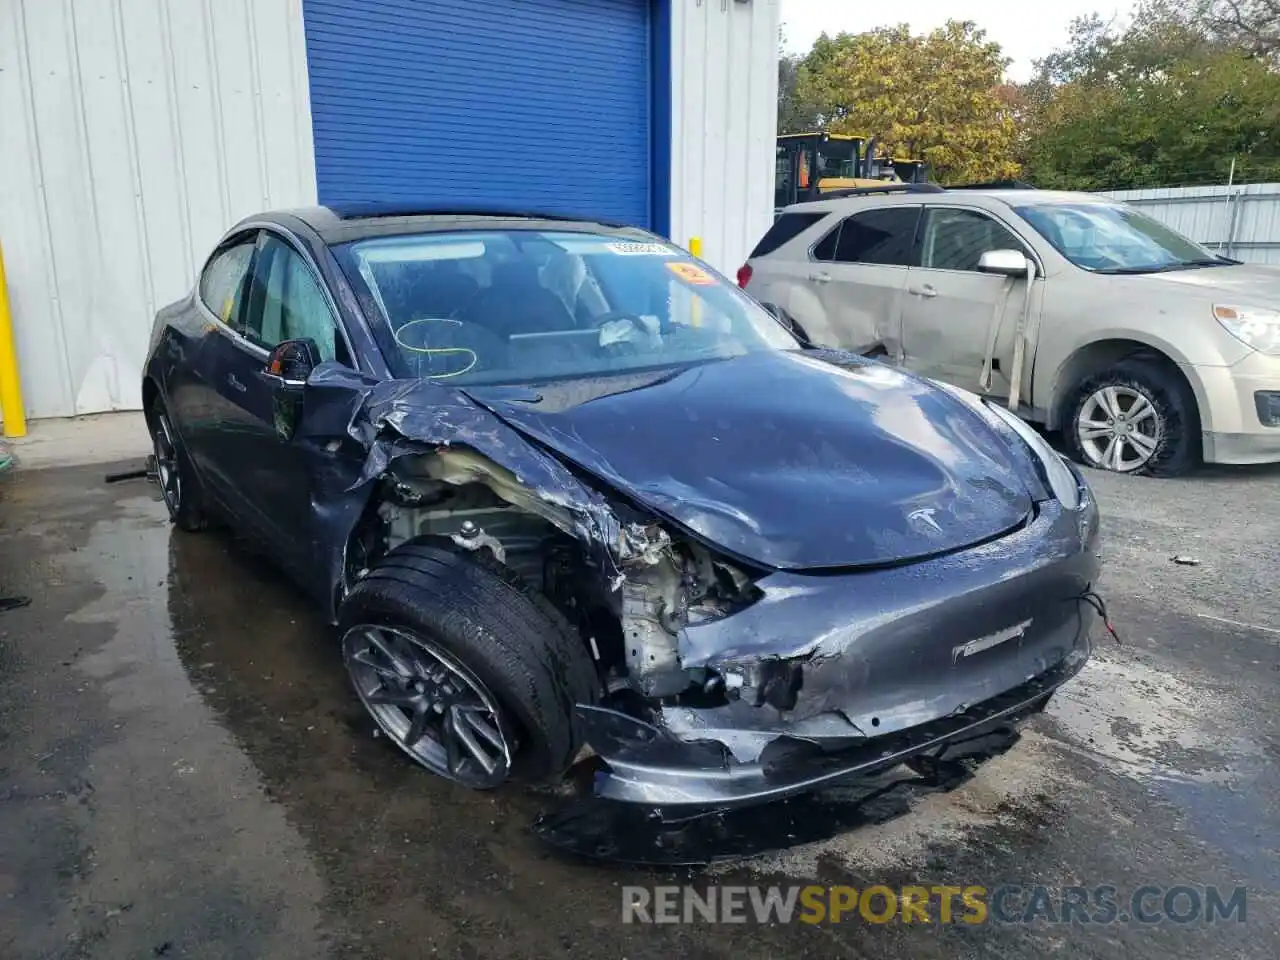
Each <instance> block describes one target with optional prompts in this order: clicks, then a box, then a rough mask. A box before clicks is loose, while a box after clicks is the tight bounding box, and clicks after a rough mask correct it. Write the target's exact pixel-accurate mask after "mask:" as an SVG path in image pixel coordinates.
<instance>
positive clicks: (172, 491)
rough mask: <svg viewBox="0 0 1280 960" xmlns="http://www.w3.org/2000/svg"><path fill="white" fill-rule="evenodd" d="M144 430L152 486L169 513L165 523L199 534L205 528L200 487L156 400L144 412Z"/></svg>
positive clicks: (170, 424) (167, 417)
mask: <svg viewBox="0 0 1280 960" xmlns="http://www.w3.org/2000/svg"><path fill="white" fill-rule="evenodd" d="M147 426H148V428H149V429H150V430H151V446H152V450H153V452H154V454H155V458H156V482H157V483H158V484H159V485H160V496H161V498H162V499H163V500H164V505H165V507H166V508H167V509H168V511H169V519H170V520H172V521H173V522H174V524H175V525H176V526H178V527H179V528H180V529H182V530H188V531H196V530H203V529H204V528H205V527H206V526H207V525H208V520H207V518H206V516H205V512H204V506H203V501H202V498H201V494H200V484H199V481H197V480H196V478H195V475H194V473H193V472H192V470H191V463H190V461H189V460H188V459H187V455H186V452H185V451H184V450H183V449H182V441H181V440H179V439H178V435H177V434H176V433H175V432H174V430H173V423H172V421H171V420H170V419H169V413H168V411H167V410H165V407H164V404H163V403H162V402H161V401H160V400H158V399H157V400H155V401H153V402H152V404H151V406H150V408H149V409H148V410H147Z"/></svg>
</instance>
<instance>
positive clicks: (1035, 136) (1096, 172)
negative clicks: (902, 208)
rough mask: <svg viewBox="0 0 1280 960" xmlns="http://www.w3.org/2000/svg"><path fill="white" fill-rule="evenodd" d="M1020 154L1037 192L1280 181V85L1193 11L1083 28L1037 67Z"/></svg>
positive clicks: (1144, 12)
mask: <svg viewBox="0 0 1280 960" xmlns="http://www.w3.org/2000/svg"><path fill="white" fill-rule="evenodd" d="M1023 92H1024V94H1025V96H1026V99H1027V102H1028V104H1029V108H1028V111H1027V118H1026V122H1025V124H1024V126H1023V127H1022V130H1021V140H1020V143H1019V149H1020V152H1021V156H1022V159H1023V161H1024V164H1025V169H1026V175H1027V177H1028V178H1029V179H1030V180H1032V182H1034V183H1035V184H1036V185H1037V186H1042V187H1060V188H1066V189H1084V190H1089V189H1103V188H1115V189H1121V188H1126V187H1136V186H1163V185H1180V184H1191V183H1214V182H1222V181H1223V180H1225V179H1226V177H1227V175H1228V171H1229V170H1230V169H1231V165H1232V161H1233V159H1234V160H1235V162H1236V169H1237V173H1238V175H1243V176H1245V177H1248V178H1251V179H1259V178H1262V177H1273V176H1276V175H1277V174H1280V75H1277V73H1276V72H1275V71H1274V70H1273V69H1272V68H1271V67H1270V66H1269V65H1268V64H1267V62H1265V61H1264V60H1262V59H1259V58H1257V57H1255V56H1253V55H1251V53H1250V52H1249V51H1247V50H1245V49H1242V48H1241V47H1239V46H1238V45H1236V44H1233V43H1231V42H1228V41H1226V40H1225V39H1223V38H1222V37H1220V36H1217V35H1214V34H1213V33H1211V32H1210V31H1209V30H1208V29H1207V28H1206V27H1205V26H1204V24H1203V23H1202V22H1200V21H1198V20H1196V19H1195V18H1193V17H1190V16H1187V15H1186V13H1185V11H1182V10H1180V9H1178V8H1171V7H1168V6H1165V5H1164V4H1163V3H1149V4H1147V5H1145V6H1144V7H1142V8H1141V9H1140V11H1139V14H1138V16H1137V17H1136V18H1135V20H1134V23H1133V24H1132V25H1131V26H1129V27H1127V28H1125V29H1124V30H1116V29H1115V28H1114V26H1113V25H1111V24H1108V23H1106V22H1104V21H1102V20H1101V19H1099V18H1098V17H1087V18H1083V19H1081V20H1078V21H1077V22H1076V24H1075V25H1074V28H1073V30H1072V34H1071V40H1070V42H1069V43H1068V44H1067V46H1066V47H1064V48H1063V49H1061V50H1059V51H1056V52H1055V53H1053V54H1051V55H1050V56H1049V57H1046V58H1045V59H1044V60H1043V61H1041V62H1040V63H1039V64H1038V70H1037V75H1036V77H1035V79H1034V80H1032V81H1031V83H1029V84H1028V85H1027V86H1026V88H1025V89H1024V91H1023Z"/></svg>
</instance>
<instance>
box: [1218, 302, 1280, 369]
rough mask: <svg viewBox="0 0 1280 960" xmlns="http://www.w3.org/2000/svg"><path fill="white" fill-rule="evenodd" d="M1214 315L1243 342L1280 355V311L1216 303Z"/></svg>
mask: <svg viewBox="0 0 1280 960" xmlns="http://www.w3.org/2000/svg"><path fill="white" fill-rule="evenodd" d="M1213 316H1214V319H1215V320H1217V321H1218V322H1219V323H1220V324H1222V326H1223V327H1224V328H1225V329H1226V331H1227V333H1229V334H1231V335H1232V336H1233V337H1235V338H1236V339H1237V340H1239V341H1240V342H1241V343H1244V344H1247V345H1248V346H1250V347H1253V349H1255V350H1257V351H1259V352H1260V353H1265V354H1268V355H1269V356H1273V357H1276V356H1280V311H1277V310H1268V309H1267V308H1266V307H1239V306H1235V305H1233V304H1229V303H1215V304H1214V305H1213Z"/></svg>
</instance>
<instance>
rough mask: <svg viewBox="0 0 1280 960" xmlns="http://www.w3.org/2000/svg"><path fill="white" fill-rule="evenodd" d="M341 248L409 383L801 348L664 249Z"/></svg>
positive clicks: (648, 244)
mask: <svg viewBox="0 0 1280 960" xmlns="http://www.w3.org/2000/svg"><path fill="white" fill-rule="evenodd" d="M335 252H336V253H337V254H338V256H339V258H340V259H341V260H343V261H344V266H345V267H346V268H347V272H348V274H349V275H351V277H352V279H353V281H354V282H355V283H356V286H357V288H358V289H359V288H360V287H363V288H364V289H363V290H361V291H360V293H361V297H362V299H365V300H367V301H372V305H373V306H375V307H376V313H378V314H380V315H381V317H382V319H383V320H385V330H384V331H382V333H383V335H384V336H383V340H384V349H385V350H386V352H387V354H388V356H389V358H390V361H391V363H392V365H393V367H398V368H399V369H396V370H395V371H394V372H395V373H396V374H397V375H398V376H417V377H424V378H430V379H437V380H442V381H448V382H450V383H455V384H458V385H460V386H461V385H467V384H471V385H475V384H502V383H528V382H532V381H536V380H553V379H559V378H567V377H581V376H597V375H605V374H614V373H622V372H625V371H629V370H638V369H643V368H653V367H667V366H673V365H679V364H689V363H696V362H699V361H706V360H719V359H727V358H729V357H735V356H739V355H742V354H746V353H753V352H757V351H762V350H793V349H799V346H800V345H799V343H798V342H797V341H796V340H795V338H794V337H792V336H791V334H790V333H788V332H787V331H786V330H785V329H784V328H783V327H782V325H781V324H780V323H779V322H778V321H777V320H775V319H774V318H773V317H772V316H771V315H770V314H769V313H768V312H767V311H765V310H764V309H763V308H761V307H760V306H758V305H757V304H756V303H755V301H753V300H751V299H750V298H749V297H747V296H746V295H745V294H743V293H742V292H741V291H740V290H738V288H737V287H736V286H734V285H733V284H730V283H728V282H726V281H725V280H724V279H723V278H722V277H720V276H718V275H716V274H713V273H711V272H710V271H708V270H707V269H705V268H703V267H702V266H700V265H699V264H697V263H695V262H694V261H693V260H692V259H691V258H690V257H689V255H688V254H687V253H685V252H684V251H682V250H679V249H677V248H676V247H673V246H670V245H669V244H666V243H662V242H659V241H654V240H644V241H635V240H624V239H619V238H616V237H613V236H605V235H599V234H591V233H573V232H567V231H565V232H559V231H538V230H505V231H475V232H465V233H461V232H459V233H428V234H416V235H407V236H395V237H386V238H379V239H372V240H361V241H357V242H354V243H350V244H346V245H344V246H342V247H339V248H338V249H337V250H336V251H335Z"/></svg>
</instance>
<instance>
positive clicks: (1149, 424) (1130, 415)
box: [1063, 359, 1201, 477]
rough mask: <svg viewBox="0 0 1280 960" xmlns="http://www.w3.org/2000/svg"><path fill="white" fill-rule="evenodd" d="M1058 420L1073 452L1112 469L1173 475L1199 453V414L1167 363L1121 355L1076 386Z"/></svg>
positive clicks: (1190, 464)
mask: <svg viewBox="0 0 1280 960" xmlns="http://www.w3.org/2000/svg"><path fill="white" fill-rule="evenodd" d="M1068 409H1069V415H1068V418H1067V420H1066V422H1065V423H1064V425H1063V434H1064V438H1065V440H1066V442H1067V447H1068V449H1069V450H1070V451H1071V454H1072V455H1073V457H1074V458H1075V459H1076V460H1078V461H1080V462H1081V463H1084V464H1086V465H1088V466H1091V467H1095V468H1097V469H1099V470H1110V471H1112V472H1114V473H1134V474H1149V475H1151V476H1158V477H1172V476H1179V475H1181V474H1184V473H1186V472H1187V471H1189V470H1191V469H1192V468H1194V467H1195V466H1196V464H1197V463H1198V462H1199V459H1200V443H1201V439H1200V418H1199V415H1198V412H1197V410H1196V404H1195V396H1194V395H1193V394H1192V393H1191V390H1190V388H1189V387H1188V386H1187V384H1186V381H1185V380H1183V379H1182V377H1181V376H1180V375H1179V374H1178V373H1177V371H1176V370H1173V369H1170V368H1169V367H1168V365H1166V364H1162V363H1159V362H1156V361H1151V360H1142V359H1131V360H1123V361H1121V362H1120V363H1118V364H1116V365H1115V366H1114V367H1112V368H1110V369H1108V370H1105V371H1103V372H1101V373H1098V374H1094V375H1093V376H1091V377H1089V378H1087V379H1086V380H1084V381H1083V382H1082V383H1080V384H1079V386H1077V388H1076V390H1075V392H1074V393H1073V395H1072V401H1071V403H1070V404H1069V407H1068Z"/></svg>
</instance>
